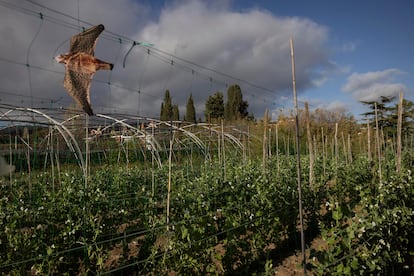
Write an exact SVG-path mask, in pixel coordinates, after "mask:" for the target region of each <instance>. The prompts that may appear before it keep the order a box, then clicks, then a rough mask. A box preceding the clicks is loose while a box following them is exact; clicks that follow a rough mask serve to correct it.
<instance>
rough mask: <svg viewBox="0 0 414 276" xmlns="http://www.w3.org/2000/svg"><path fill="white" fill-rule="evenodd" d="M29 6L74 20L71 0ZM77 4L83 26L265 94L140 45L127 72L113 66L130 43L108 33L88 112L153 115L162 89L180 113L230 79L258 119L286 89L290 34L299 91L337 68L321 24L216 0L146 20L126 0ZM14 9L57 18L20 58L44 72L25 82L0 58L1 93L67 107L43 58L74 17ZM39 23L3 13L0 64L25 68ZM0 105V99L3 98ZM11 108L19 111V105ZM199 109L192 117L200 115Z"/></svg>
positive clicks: (68, 31)
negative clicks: (105, 68)
mask: <svg viewBox="0 0 414 276" xmlns="http://www.w3.org/2000/svg"><path fill="white" fill-rule="evenodd" d="M38 2H39V3H41V4H42V5H44V6H47V7H50V8H52V9H55V10H58V11H61V12H63V13H66V14H69V15H71V16H73V17H75V18H76V17H77V2H78V1H64V2H56V1H52V0H44V1H40V0H39V1H38ZM79 3H80V4H79V5H80V6H79V17H80V19H81V20H85V21H87V22H90V23H91V24H99V23H102V24H104V25H105V27H106V30H107V31H110V32H112V33H119V34H121V35H126V36H128V37H131V38H133V39H134V40H136V41H140V40H144V41H149V42H152V43H154V44H155V47H156V48H157V49H161V50H163V51H166V52H169V53H173V54H174V55H176V56H178V57H182V58H184V59H186V60H190V61H192V62H195V63H197V64H200V65H202V66H205V67H209V68H213V69H215V70H217V71H220V72H224V73H226V74H228V75H232V76H235V77H237V78H239V79H242V80H245V81H248V82H250V83H254V84H257V85H259V86H262V87H266V88H268V89H270V90H271V91H272V93H270V92H268V91H264V90H262V89H258V88H257V87H253V86H250V85H248V84H247V83H245V82H240V81H237V80H234V79H231V78H228V77H226V76H223V75H220V74H216V73H213V72H211V71H208V70H205V69H203V68H200V67H196V66H193V65H191V64H188V63H184V62H182V61H179V60H177V59H175V58H171V57H168V56H166V55H163V54H161V53H159V52H158V53H157V52H155V51H152V52H151V53H150V54H149V55H148V53H147V52H146V50H145V49H143V48H139V47H135V48H134V49H133V50H132V51H131V53H130V54H129V56H128V59H127V63H126V67H125V68H122V61H123V58H124V56H125V54H126V52H127V51H128V50H129V48H130V47H131V43H130V42H128V43H125V41H123V43H119V41H117V40H116V39H113V37H112V39H107V38H108V35H109V33H105V32H104V33H103V35H102V37H101V38H100V40H99V41H98V43H97V49H96V56H97V57H98V58H101V59H103V60H106V61H109V62H114V63H115V68H114V71H113V72H112V73H108V72H98V73H97V74H96V75H95V77H94V80H95V81H94V82H93V83H92V89H91V101H92V107H93V108H94V110H95V112H108V110H105V109H104V108H103V107H104V106H110V107H111V109H110V110H111V111H112V110H114V109H117V110H128V111H129V112H130V113H136V112H137V107H138V106H139V107H140V114H142V115H147V116H158V115H159V109H160V103H161V101H162V99H163V96H164V92H165V89H169V90H170V92H171V95H172V98H173V102H174V103H176V104H178V105H180V111H181V114H183V113H184V112H185V105H186V100H187V98H188V96H189V94H190V93H192V94H193V98H194V100H195V104H196V105H197V106H198V107H199V108H200V109H202V108H203V107H204V103H205V100H206V99H207V97H208V96H209V95H211V94H212V93H214V92H215V91H217V90H220V91H222V92H224V93H225V92H226V84H227V85H231V84H233V83H239V84H240V85H241V87H242V91H243V95H244V97H245V100H247V101H248V102H249V108H248V110H249V111H250V112H254V113H255V115H256V116H262V114H263V112H264V109H265V108H267V107H269V106H271V105H273V103H274V102H278V101H279V99H282V97H284V96H285V95H286V94H287V93H291V85H292V82H291V64H290V50H289V38H290V37H293V38H294V42H295V57H296V82H297V88H298V91H299V93H300V92H301V91H304V90H306V89H307V88H310V87H314V86H318V85H321V84H322V83H324V82H325V80H326V78H327V77H329V74H328V73H327V72H329V69H330V68H333V67H336V66H335V65H334V64H333V63H332V62H331V61H330V60H329V57H328V56H327V54H326V53H327V52H329V51H327V50H326V47H327V46H326V45H325V43H326V41H327V39H328V30H327V28H326V27H324V26H321V25H319V24H317V23H315V22H313V21H311V20H309V19H306V18H299V17H277V16H275V15H272V14H270V13H269V12H266V11H263V10H257V9H252V10H247V11H244V12H236V11H233V10H232V9H231V7H230V4H229V3H231V2H229V1H226V2H225V3H224V4H220V3H221V2H220V1H213V4H211V3H210V4H206V3H205V2H204V1H178V2H174V3H173V4H171V5H165V6H164V8H163V9H162V10H161V12H160V13H159V16H156V17H151V18H150V17H149V16H150V15H153V14H154V11H153V10H151V7H149V6H142V5H139V4H137V1H133V0H122V1H117V2H114V1H110V0H104V1H101V0H100V1H98V0H90V1H87V2H83V1H81V2H79ZM16 6H19V7H20V6H24V7H25V8H27V9H29V10H33V11H36V12H42V13H43V14H44V15H45V16H51V17H53V18H55V19H56V20H55V22H50V20H49V21H44V22H43V23H42V27H41V28H40V32H39V34H38V36H37V38H36V39H35V40H34V42H33V45H32V48H31V51H30V56H29V59H30V63H31V65H33V66H37V67H40V68H42V69H47V70H49V71H47V70H46V71H45V70H38V69H31V71H30V73H31V77H32V78H31V81H30V82H29V80H28V72H27V71H28V70H27V68H26V67H25V66H20V65H11V66H10V64H8V63H6V62H3V61H1V60H0V76H1V77H0V78H1V79H0V83H1V84H2V86H1V87H2V89H3V90H5V91H16V90H17V91H20V93H22V94H25V95H27V96H29V94H30V93H29V88H28V87H29V86H31V87H32V95H35V96H36V97H44V98H50V99H58V98H61V97H63V99H62V100H61V102H60V104H61V105H63V106H66V105H68V103H71V102H73V101H72V100H71V98H70V97H69V96H68V95H67V93H66V92H65V90H64V89H63V86H62V85H61V83H62V79H63V75H62V73H63V71H64V68H63V66H61V65H60V64H56V63H53V60H52V57H53V55H54V54H59V53H60V52H65V51H67V49H68V41H67V39H69V38H70V36H72V35H74V34H76V32H77V31H76V30H74V29H73V28H68V26H67V24H64V23H62V22H70V23H71V24H75V25H76V24H77V21H76V20H72V19H68V18H67V17H65V16H62V15H61V14H56V13H52V12H51V11H49V10H46V9H42V8H40V7H38V6H33V5H29V4H27V3H26V2H22V1H18V2H17V4H16ZM56 23H57V24H56ZM39 24H41V20H40V18H37V17H36V16H33V15H31V14H29V15H28V14H25V13H21V12H19V11H18V10H16V9H8V8H3V7H2V9H1V10H0V34H1V35H2V37H6V36H7V40H3V41H4V42H3V43H2V44H1V45H0V50H1V51H0V53H1V54H0V58H6V57H7V58H8V59H11V60H12V61H14V62H22V63H25V62H26V61H25V59H26V54H27V49H28V46H29V44H30V43H31V41H32V39H33V38H34V35H35V33H36V32H37V30H38V26H39ZM87 27H88V26H87ZM65 41H66V42H65ZM64 42H65V43H64ZM62 43H63V44H62ZM171 60H173V65H171ZM50 70H51V71H57V72H58V73H54V72H50ZM192 70H193V71H192ZM327 74H328V75H327ZM210 79H211V80H213V81H210ZM109 80H110V82H111V84H114V85H113V86H111V87H110V88H109V86H108V85H107V84H105V83H107V82H108V81H109ZM120 87H126V88H128V89H124V88H120ZM131 90H133V91H131ZM139 90H140V91H141V94H140V95H139V94H138V91H139ZM9 100H10V101H12V99H9ZM2 102H3V103H4V102H5V100H4V98H3V97H2ZM19 104H23V105H28V100H26V101H24V102H21V101H20V103H19ZM200 109H199V110H198V113H199V114H197V117H204V114H200V113H201V110H200Z"/></svg>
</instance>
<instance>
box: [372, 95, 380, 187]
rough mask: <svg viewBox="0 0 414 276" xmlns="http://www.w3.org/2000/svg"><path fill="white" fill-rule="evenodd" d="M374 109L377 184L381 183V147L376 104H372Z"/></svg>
mask: <svg viewBox="0 0 414 276" xmlns="http://www.w3.org/2000/svg"><path fill="white" fill-rule="evenodd" d="M374 107H375V127H376V129H375V141H376V144H377V155H378V156H377V158H378V174H379V182H380V183H382V170H381V145H380V133H379V124H378V109H377V103H376V102H374Z"/></svg>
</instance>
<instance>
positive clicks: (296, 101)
mask: <svg viewBox="0 0 414 276" xmlns="http://www.w3.org/2000/svg"><path fill="white" fill-rule="evenodd" d="M290 57H291V60H292V84H293V102H294V105H295V122H296V158H297V159H296V163H297V174H298V195H299V199H298V200H299V219H300V241H301V248H302V258H303V260H302V265H303V275H305V276H306V254H305V233H304V230H303V210H302V182H301V176H300V175H301V166H300V136H299V109H298V98H297V95H296V79H295V54H294V49H293V38H290Z"/></svg>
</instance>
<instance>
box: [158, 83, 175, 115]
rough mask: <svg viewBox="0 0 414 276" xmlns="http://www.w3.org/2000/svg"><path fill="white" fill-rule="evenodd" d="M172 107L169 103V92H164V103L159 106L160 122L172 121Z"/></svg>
mask: <svg viewBox="0 0 414 276" xmlns="http://www.w3.org/2000/svg"><path fill="white" fill-rule="evenodd" d="M172 115H173V106H172V103H171V96H170V91H169V90H166V91H165V95H164V102H163V103H162V104H161V116H160V120H161V121H169V120H171V119H172Z"/></svg>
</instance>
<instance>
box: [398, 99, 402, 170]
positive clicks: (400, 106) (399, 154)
mask: <svg viewBox="0 0 414 276" xmlns="http://www.w3.org/2000/svg"><path fill="white" fill-rule="evenodd" d="M402 115H403V92H400V100H399V102H398V123H397V174H400V172H401V148H402V146H401V132H402Z"/></svg>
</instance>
